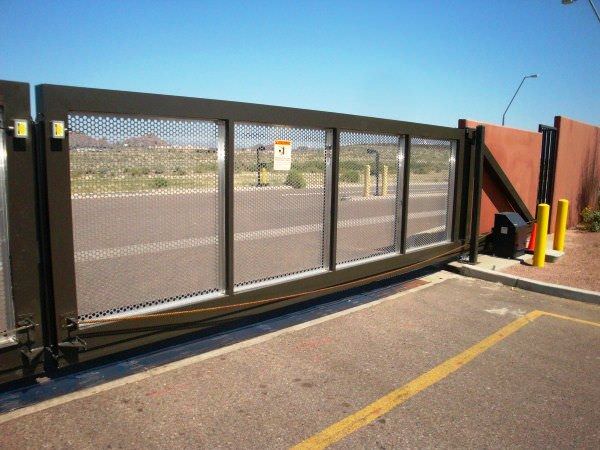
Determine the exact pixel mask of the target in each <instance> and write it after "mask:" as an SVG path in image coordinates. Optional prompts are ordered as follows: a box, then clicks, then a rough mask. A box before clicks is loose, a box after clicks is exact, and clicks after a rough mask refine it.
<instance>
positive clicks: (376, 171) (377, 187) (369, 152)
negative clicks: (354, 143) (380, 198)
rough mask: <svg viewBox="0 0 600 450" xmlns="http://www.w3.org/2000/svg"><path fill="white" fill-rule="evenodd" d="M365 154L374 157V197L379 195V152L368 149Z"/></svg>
mask: <svg viewBox="0 0 600 450" xmlns="http://www.w3.org/2000/svg"><path fill="white" fill-rule="evenodd" d="M367 153H368V154H370V155H373V154H374V155H375V195H379V150H375V149H374V148H368V149H367Z"/></svg>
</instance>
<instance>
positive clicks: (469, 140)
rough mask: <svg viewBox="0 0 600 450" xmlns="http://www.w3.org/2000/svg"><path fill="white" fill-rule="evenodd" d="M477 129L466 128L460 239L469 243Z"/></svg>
mask: <svg viewBox="0 0 600 450" xmlns="http://www.w3.org/2000/svg"><path fill="white" fill-rule="evenodd" d="M474 147H475V128H465V145H464V154H465V155H464V158H465V159H464V160H465V165H464V168H463V172H462V174H461V176H462V184H463V208H462V216H463V218H462V229H461V230H462V231H461V236H460V238H461V239H462V240H463V243H467V241H468V240H469V237H470V232H471V208H472V207H473V172H474V171H475V159H474V156H475V148H474Z"/></svg>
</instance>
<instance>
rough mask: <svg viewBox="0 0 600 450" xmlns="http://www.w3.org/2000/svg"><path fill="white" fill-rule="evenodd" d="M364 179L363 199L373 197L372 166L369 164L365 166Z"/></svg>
mask: <svg viewBox="0 0 600 450" xmlns="http://www.w3.org/2000/svg"><path fill="white" fill-rule="evenodd" d="M364 177H365V179H364V184H363V197H369V196H370V195H371V166H370V165H369V164H367V165H366V166H365V173H364Z"/></svg>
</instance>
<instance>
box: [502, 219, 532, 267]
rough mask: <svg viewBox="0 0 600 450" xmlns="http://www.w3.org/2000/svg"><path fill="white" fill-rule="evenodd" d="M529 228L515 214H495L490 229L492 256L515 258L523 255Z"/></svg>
mask: <svg viewBox="0 0 600 450" xmlns="http://www.w3.org/2000/svg"><path fill="white" fill-rule="evenodd" d="M530 231H531V226H530V225H529V224H527V222H525V221H524V220H523V218H522V217H521V216H520V215H519V214H517V213H515V212H502V213H498V214H496V217H495V219H494V228H493V229H492V242H493V245H494V254H495V255H496V256H500V257H502V258H516V257H518V256H521V255H522V254H524V253H525V248H526V246H527V237H528V236H529V233H530Z"/></svg>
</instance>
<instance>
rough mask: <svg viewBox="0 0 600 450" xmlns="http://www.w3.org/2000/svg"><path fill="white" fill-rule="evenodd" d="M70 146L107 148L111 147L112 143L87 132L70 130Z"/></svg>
mask: <svg viewBox="0 0 600 450" xmlns="http://www.w3.org/2000/svg"><path fill="white" fill-rule="evenodd" d="M69 146H70V147H71V148H72V149H73V148H106V147H111V145H110V143H109V142H108V141H107V140H106V139H103V138H100V139H96V138H93V137H91V136H88V135H87V134H83V133H77V132H74V131H72V132H70V133H69Z"/></svg>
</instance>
